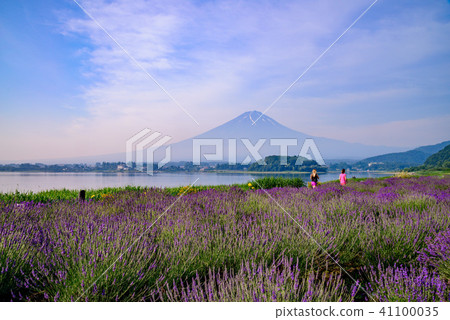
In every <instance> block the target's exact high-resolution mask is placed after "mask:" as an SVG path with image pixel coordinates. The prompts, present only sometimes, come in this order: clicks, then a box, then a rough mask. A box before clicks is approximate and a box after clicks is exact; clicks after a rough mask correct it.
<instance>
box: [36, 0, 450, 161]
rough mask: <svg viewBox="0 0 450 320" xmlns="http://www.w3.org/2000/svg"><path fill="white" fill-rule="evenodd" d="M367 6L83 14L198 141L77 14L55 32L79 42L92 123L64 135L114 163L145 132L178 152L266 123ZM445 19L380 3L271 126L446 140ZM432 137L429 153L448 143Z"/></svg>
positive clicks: (104, 8) (95, 10) (217, 4)
mask: <svg viewBox="0 0 450 320" xmlns="http://www.w3.org/2000/svg"><path fill="white" fill-rule="evenodd" d="M372 2H373V1H371V0H367V1H357V0H352V1H345V2H337V1H332V0H323V1H306V0H305V1H294V0H291V1H282V2H279V1H268V0H265V1H232V2H230V1H220V0H219V1H175V0H169V1H153V0H152V1H150V0H149V1H145V0H136V1H126V0H112V1H109V0H108V1H106V0H95V1H80V3H81V4H82V5H83V7H85V8H86V10H88V11H89V12H90V13H91V14H92V16H94V17H95V18H96V19H97V20H98V21H99V22H100V23H101V24H102V26H104V28H105V29H106V30H108V32H110V33H111V35H113V36H114V38H115V39H117V41H118V42H120V44H121V45H122V46H123V47H124V48H126V50H127V51H128V52H129V53H130V54H131V55H132V56H133V57H134V58H136V60H138V61H139V62H140V63H141V64H142V66H144V67H145V69H146V70H147V71H148V72H149V73H150V74H152V75H153V76H154V77H155V78H156V79H157V80H158V81H159V82H160V83H161V84H162V85H163V86H164V87H165V88H166V89H167V90H168V91H169V92H170V93H171V94H172V95H173V96H174V97H175V98H176V100H177V101H179V102H180V104H181V105H183V106H184V107H185V108H186V109H188V110H189V111H190V112H191V113H192V115H193V116H194V117H195V118H196V119H198V121H199V122H200V123H201V127H197V126H196V125H195V123H193V122H192V121H191V120H190V119H189V117H188V116H186V115H185V114H184V113H183V112H182V111H181V110H179V108H178V107H177V106H176V105H175V104H174V103H173V102H172V101H171V100H170V99H169V98H168V97H167V96H166V95H165V94H164V92H162V91H161V90H160V89H159V88H158V87H157V86H156V85H155V84H154V83H153V82H152V81H151V80H149V79H148V77H147V75H146V74H145V73H143V72H142V70H140V69H139V68H137V67H136V66H135V65H134V64H133V62H132V61H130V59H129V58H128V57H127V56H126V55H125V54H124V53H123V51H122V50H121V49H120V48H118V47H117V46H116V45H115V44H114V42H113V41H111V39H109V38H108V36H107V35H106V34H105V33H104V32H103V31H102V30H101V29H100V28H98V26H97V25H96V24H95V23H94V22H93V21H92V20H90V19H89V18H88V17H86V16H85V15H83V13H82V12H80V10H79V8H78V7H77V6H76V5H75V4H73V5H71V6H70V7H67V8H66V9H65V10H64V13H63V14H58V17H59V19H60V21H59V23H60V25H59V29H60V33H61V34H62V35H64V36H65V37H66V38H68V39H69V38H70V39H72V40H73V39H75V40H76V41H78V46H77V48H75V49H74V56H76V57H77V59H80V60H82V62H83V68H82V69H81V70H79V72H80V73H83V75H84V80H85V82H84V89H83V94H82V99H83V100H84V106H83V108H84V109H83V110H80V112H79V113H80V114H78V115H75V116H73V117H71V118H70V119H71V120H70V121H68V122H66V123H64V125H62V126H60V127H58V128H59V129H58V130H60V131H58V135H59V136H64V137H66V139H67V141H72V145H77V146H80V148H83V151H82V152H80V150H79V149H76V150H74V151H73V152H74V153H79V154H80V153H82V154H89V153H91V154H96V153H108V152H120V151H122V150H123V147H124V141H125V140H126V139H127V138H128V137H130V136H131V135H132V134H134V133H135V132H137V131H139V130H141V129H142V128H144V127H150V128H152V129H155V130H158V131H161V132H164V133H165V134H169V135H171V136H173V137H174V140H175V141H178V140H181V139H184V138H187V137H189V136H193V135H195V134H199V133H201V132H203V131H206V130H208V129H211V128H213V127H215V126H217V125H220V124H221V123H223V122H225V121H226V120H228V119H231V118H232V117H234V116H237V115H238V114H240V113H242V112H245V111H247V110H252V109H259V110H263V109H265V107H267V106H268V105H269V104H270V103H271V102H272V101H273V100H274V99H275V98H276V97H277V96H278V95H279V94H280V93H281V92H282V91H283V90H284V89H285V88H286V87H287V85H289V84H290V83H292V81H293V80H295V79H296V78H297V77H298V76H299V74H300V73H301V72H302V71H303V70H304V69H305V68H306V67H307V66H308V65H309V64H310V63H311V62H312V61H313V60H314V59H315V58H316V57H317V56H318V55H319V54H320V53H321V52H322V51H323V50H324V49H325V48H326V47H327V46H328V45H330V43H331V42H332V41H334V40H335V39H336V37H337V36H338V35H339V34H340V33H341V32H342V31H343V30H344V29H345V28H346V27H347V26H348V25H349V23H351V22H352V21H353V20H354V19H355V18H356V17H357V16H358V15H359V14H360V13H361V12H362V10H364V9H365V8H367V6H368V5H369V4H370V3H372ZM449 17H450V5H449V4H448V2H446V1H438V0H436V1H427V3H426V4H424V3H423V2H422V1H406V0H401V1H395V2H393V1H379V3H378V4H377V5H376V6H374V7H373V8H372V9H371V11H370V12H369V13H368V14H367V15H366V16H365V17H364V18H363V19H362V20H361V21H360V22H359V23H358V24H357V25H356V26H354V27H353V28H352V29H351V31H350V32H348V34H346V35H345V37H343V38H342V39H341V41H340V42H339V43H338V44H337V45H336V46H334V47H333V49H332V50H330V51H329V52H328V53H327V54H326V55H325V56H324V57H323V59H321V61H320V63H318V64H317V65H315V66H314V68H313V69H311V70H310V72H308V74H307V75H306V76H305V77H304V78H303V79H302V80H301V81H300V82H299V83H298V84H296V86H295V87H293V88H292V89H291V90H290V91H289V92H288V94H286V96H284V97H283V99H281V100H280V101H279V102H278V103H277V105H276V106H275V107H274V108H273V109H271V111H270V112H269V113H268V115H269V116H272V117H274V118H275V119H276V120H278V121H279V122H281V123H283V124H286V125H288V126H289V127H291V128H293V129H296V130H299V131H303V132H306V133H310V134H314V135H320V136H330V137H339V138H340V139H343V140H347V141H355V142H361V143H367V144H386V145H387V144H389V145H394V144H398V145H400V146H409V145H413V144H414V142H411V140H410V139H409V138H408V134H409V136H413V134H414V129H413V128H412V127H410V126H404V127H402V128H403V130H405V134H401V135H397V136H398V137H399V138H398V139H394V140H393V139H390V135H391V136H392V135H394V134H395V133H396V126H395V125H394V126H391V125H389V123H403V122H404V123H419V122H420V119H428V120H427V121H431V122H432V121H435V122H436V128H438V127H439V123H441V122H440V120H439V119H440V118H442V117H443V116H446V115H448V113H449V111H448V101H449V98H450V89H449V88H450V61H449V59H448V57H449V56H450V44H449V42H448V41H447V40H448V34H449V33H450V18H449ZM75 51H76V52H75ZM66 105H71V106H72V105H73V103H72V102H70V103H68V104H66ZM431 122H430V123H431ZM427 123H428V122H427ZM336 124H338V125H336ZM33 126H38V124H33ZM356 128H357V129H356ZM377 128H383V130H384V132H386V133H387V134H386V135H380V134H378V131H377V130H378V129H377ZM429 128H430V130H428V131H427V132H426V134H425V135H426V136H427V138H426V139H424V140H427V141H431V140H433V139H438V138H439V137H441V136H442V135H443V134H442V130H441V129H436V130H433V126H432V125H430V126H429ZM50 140H51V139H50ZM394 142H395V143H394ZM48 146H49V147H48V148H55V146H57V139H54V140H53V142H52V141H49V142H48ZM77 148H78V147H77ZM69 153H70V150H69V148H68V150H67V151H66V154H69Z"/></svg>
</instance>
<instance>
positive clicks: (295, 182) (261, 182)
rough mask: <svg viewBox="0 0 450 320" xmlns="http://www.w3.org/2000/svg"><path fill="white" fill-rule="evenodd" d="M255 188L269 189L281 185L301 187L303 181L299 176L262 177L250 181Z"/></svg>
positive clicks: (280, 186) (303, 184)
mask: <svg viewBox="0 0 450 320" xmlns="http://www.w3.org/2000/svg"><path fill="white" fill-rule="evenodd" d="M250 183H252V185H253V186H254V187H255V188H256V189H271V188H282V187H293V188H301V187H304V186H305V183H304V182H303V180H302V179H301V178H284V177H263V178H258V179H255V180H254V181H251V182H250Z"/></svg>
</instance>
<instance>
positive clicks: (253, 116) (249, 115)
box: [232, 110, 278, 126]
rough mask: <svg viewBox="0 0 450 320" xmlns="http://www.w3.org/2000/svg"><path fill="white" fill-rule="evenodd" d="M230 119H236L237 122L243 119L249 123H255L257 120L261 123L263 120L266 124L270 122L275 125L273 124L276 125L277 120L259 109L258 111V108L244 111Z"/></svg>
mask: <svg viewBox="0 0 450 320" xmlns="http://www.w3.org/2000/svg"><path fill="white" fill-rule="evenodd" d="M232 121H238V122H243V121H245V122H248V123H249V124H251V125H256V124H258V123H259V122H261V124H262V123H264V122H265V123H266V124H270V125H275V126H277V125H278V122H276V121H275V120H273V119H272V118H271V117H269V116H266V115H265V114H264V113H262V112H261V111H258V110H252V111H247V112H244V113H243V114H241V115H240V116H237V117H236V118H234V119H233V120H232Z"/></svg>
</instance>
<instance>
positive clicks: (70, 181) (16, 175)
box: [0, 172, 389, 192]
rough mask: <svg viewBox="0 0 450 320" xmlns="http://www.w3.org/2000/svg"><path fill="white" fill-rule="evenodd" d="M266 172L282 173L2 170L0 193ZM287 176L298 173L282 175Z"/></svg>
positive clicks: (203, 180)
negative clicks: (132, 172)
mask: <svg viewBox="0 0 450 320" xmlns="http://www.w3.org/2000/svg"><path fill="white" fill-rule="evenodd" d="M265 175H271V176H273V175H277V176H280V175H281V174H248V173H156V174H154V175H153V176H149V175H147V174H145V173H136V174H128V173H26V172H0V192H12V191H16V190H18V191H21V192H24V191H34V192H36V191H42V190H49V189H63V188H66V189H76V190H79V189H98V188H104V187H124V186H155V187H175V186H185V185H189V184H191V183H193V182H194V181H195V180H196V179H197V178H198V179H199V180H198V181H197V182H196V185H218V184H227V185H230V184H234V183H245V182H248V181H250V180H251V179H252V178H258V177H262V176H265ZM388 175H389V174H386V173H373V172H348V173H347V177H348V178H351V177H357V178H376V177H384V176H388ZM281 176H285V177H295V176H299V175H294V174H282V175H281ZM300 177H301V178H302V179H303V180H304V181H309V174H300ZM338 177H339V173H336V172H333V173H325V174H320V181H321V182H325V181H330V180H336V179H338Z"/></svg>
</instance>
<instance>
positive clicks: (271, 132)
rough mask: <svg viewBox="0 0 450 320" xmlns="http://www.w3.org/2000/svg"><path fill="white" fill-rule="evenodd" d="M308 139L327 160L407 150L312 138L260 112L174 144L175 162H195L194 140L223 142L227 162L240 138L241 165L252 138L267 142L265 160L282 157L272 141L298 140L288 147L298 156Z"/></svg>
mask: <svg viewBox="0 0 450 320" xmlns="http://www.w3.org/2000/svg"><path fill="white" fill-rule="evenodd" d="M258 118H259V119H258ZM257 119H258V120H257ZM255 121H256V122H255ZM308 138H309V139H313V140H314V143H315V144H316V146H317V147H318V149H319V151H320V153H321V155H322V157H323V158H324V159H325V160H326V159H362V158H366V157H370V156H374V155H379V154H384V153H388V152H398V151H404V149H402V148H395V147H387V146H370V145H364V144H360V143H349V142H345V141H341V140H335V139H329V138H324V137H315V136H311V135H308V134H306V133H302V132H299V131H295V130H292V129H290V128H288V127H286V126H284V125H282V124H280V123H279V122H277V121H276V120H274V119H272V118H271V117H269V116H267V115H264V114H262V113H261V112H259V111H247V112H245V113H243V114H241V115H239V116H238V117H236V118H234V119H232V120H230V121H228V122H226V123H224V124H222V125H220V126H218V127H216V128H214V129H211V130H209V131H207V132H204V133H202V134H200V135H198V136H195V137H193V138H190V139H186V140H183V141H180V142H178V143H174V144H172V145H171V148H172V161H181V160H188V159H189V160H192V156H193V154H192V150H193V141H194V140H195V139H221V140H223V153H224V160H225V161H226V160H227V159H228V147H229V141H230V140H231V139H236V150H237V152H236V155H237V160H238V162H240V161H242V160H243V159H244V158H245V157H247V156H248V155H249V154H250V153H249V151H248V150H247V148H246V146H245V145H244V143H243V142H242V140H241V139H248V140H249V141H250V142H251V144H252V145H256V143H257V142H258V140H260V139H265V140H266V141H265V143H264V144H263V145H262V147H261V148H260V149H259V150H258V152H259V154H260V155H261V156H262V157H265V156H269V155H277V154H280V146H278V145H271V144H270V139H296V140H297V145H295V146H289V147H288V155H298V154H299V152H300V150H301V148H302V145H303V143H304V141H305V139H308ZM201 150H202V154H206V153H214V152H215V147H214V146H205V147H202V149H201ZM252 160H253V159H252ZM202 161H204V158H202Z"/></svg>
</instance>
